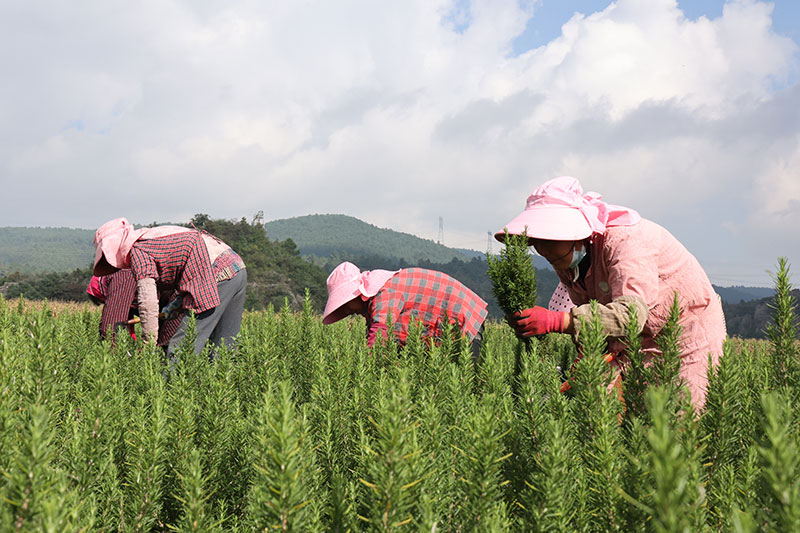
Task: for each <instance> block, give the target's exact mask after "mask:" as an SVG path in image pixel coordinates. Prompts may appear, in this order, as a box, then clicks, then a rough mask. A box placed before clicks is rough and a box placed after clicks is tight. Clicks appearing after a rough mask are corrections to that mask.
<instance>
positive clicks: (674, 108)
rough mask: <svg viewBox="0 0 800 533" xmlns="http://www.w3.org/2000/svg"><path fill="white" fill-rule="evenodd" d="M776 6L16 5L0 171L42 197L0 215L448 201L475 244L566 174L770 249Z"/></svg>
mask: <svg viewBox="0 0 800 533" xmlns="http://www.w3.org/2000/svg"><path fill="white" fill-rule="evenodd" d="M771 12H772V8H771V4H768V3H766V2H757V1H755V0H732V1H729V2H727V3H726V5H725V7H724V10H723V14H722V16H721V17H719V18H715V19H708V18H705V17H700V18H698V19H696V20H694V21H693V20H689V19H687V18H686V17H684V16H683V13H682V12H681V10H680V9H679V7H678V4H677V2H676V1H675V0H618V1H617V2H614V3H610V2H609V6H608V7H607V8H606V9H604V10H602V11H600V12H597V13H589V14H585V15H575V16H574V17H573V18H572V19H570V20H569V21H568V22H567V23H566V24H565V25H564V26H563V28H562V30H563V33H562V35H561V36H560V37H558V38H557V39H555V40H553V41H551V42H550V43H548V44H547V45H545V46H542V47H539V48H537V49H534V50H530V51H528V52H526V53H524V54H521V55H519V56H513V54H512V43H513V42H514V39H515V38H516V36H517V35H519V34H520V33H521V32H522V31H523V30H524V28H525V25H526V22H527V20H528V18H529V17H530V16H531V13H532V14H533V16H534V17H535V16H536V9H535V4H533V8H531V7H530V6H521V5H520V2H518V1H517V0H502V1H499V0H497V1H491V0H474V1H472V2H460V1H459V2H455V1H450V0H436V1H430V0H414V1H411V2H402V3H395V2H363V1H355V0H353V1H349V2H335V3H334V2H323V1H316V2H278V1H276V2H244V3H236V4H224V3H223V4H220V3H216V2H189V1H181V0H171V1H168V2H155V1H146V2H139V3H133V4H131V3H126V2H96V3H82V4H70V5H69V6H66V5H64V4H61V3H57V2H52V3H47V4H46V5H43V4H41V3H10V4H9V3H7V4H4V5H3V7H0V39H2V43H3V45H4V46H2V47H0V65H2V66H3V69H4V74H5V75H4V84H2V86H0V141H1V142H0V176H2V179H3V182H4V189H5V192H6V195H9V196H10V197H11V198H20V199H21V198H23V197H26V196H33V195H35V196H36V198H37V200H36V203H37V205H39V206H43V207H45V208H44V209H42V210H40V211H34V210H32V209H30V206H29V205H26V203H25V202H23V201H21V200H20V201H13V202H6V203H7V204H11V205H9V207H8V208H7V209H5V212H4V213H3V215H2V216H0V225H34V224H41V225H66V226H79V227H94V226H96V225H98V224H100V223H102V222H104V221H105V220H106V219H108V218H111V217H114V216H119V215H125V216H127V217H128V218H130V219H131V220H138V221H153V220H173V221H174V220H180V217H184V218H186V214H187V213H188V214H189V215H191V214H192V213H196V212H205V213H209V214H210V215H212V216H221V217H233V218H239V217H241V216H247V217H249V216H251V215H252V214H253V213H255V212H256V211H258V210H262V209H263V210H264V211H265V213H266V216H267V217H268V218H272V217H285V216H294V215H302V214H306V213H312V212H319V213H325V212H337V213H347V214H351V215H354V216H359V217H361V218H364V219H366V220H368V221H369V222H372V223H376V224H379V225H385V226H391V227H393V228H396V229H399V230H402V231H411V232H415V233H417V234H420V235H421V236H424V237H428V238H434V237H435V236H436V230H437V222H438V217H439V216H443V217H444V218H445V227H446V228H451V229H452V231H453V234H458V235H460V236H461V238H462V243H461V244H460V245H462V246H472V247H475V248H478V249H483V248H485V242H486V240H485V236H486V231H487V230H494V229H498V228H500V227H502V225H503V224H504V223H505V222H507V221H508V220H509V219H510V218H511V217H513V216H514V215H515V214H516V213H517V212H518V211H519V210H520V209H521V208H522V207H523V205H524V201H525V197H526V196H527V195H528V194H529V193H530V191H531V190H532V189H533V188H534V187H535V186H536V185H538V184H539V183H541V182H542V181H544V180H546V179H549V178H551V177H554V176H556V175H560V174H566V173H571V174H573V175H575V176H576V177H578V178H580V179H581V180H582V181H583V183H584V185H585V188H586V189H594V190H597V191H598V192H601V193H602V194H603V195H604V196H605V198H606V199H607V200H608V201H610V202H615V203H621V204H627V205H630V206H631V207H633V208H636V209H639V210H640V211H641V212H642V213H643V214H645V215H646V216H650V217H652V218H654V219H655V220H656V221H658V222H660V223H662V224H663V225H665V226H667V227H668V228H670V229H673V230H674V232H675V233H676V235H678V237H679V238H680V239H681V240H683V241H684V242H686V243H687V246H689V247H690V249H692V250H696V251H697V253H698V257H699V258H700V259H701V262H703V260H704V259H707V260H708V261H709V262H710V261H711V258H712V257H714V258H717V257H718V256H719V254H721V253H722V254H724V253H727V252H726V250H730V249H733V248H734V244H733V243H734V241H735V239H737V238H743V236H744V238H745V239H748V242H751V243H753V244H752V246H754V247H755V246H756V245H757V246H758V249H759V250H760V251H761V252H762V253H763V254H764V255H765V256H767V257H769V256H770V255H777V254H776V250H778V249H780V250H783V249H784V247H783V246H781V247H778V245H777V243H775V244H774V245H773V244H772V243H773V242H774V241H772V240H771V239H764V238H759V237H758V232H759V231H761V230H762V229H763V230H764V231H772V232H774V233H775V234H776V235H777V234H778V232H779V229H780V228H785V227H786V220H788V218H787V217H789V216H794V215H796V214H797V211H796V210H797V205H798V204H797V202H798V201H800V198H798V196H800V192H799V191H798V187H799V185H798V183H800V179H798V175H800V174H798V172H800V168H799V167H800V163H799V162H798V161H799V160H800V155H798V151H799V149H798V136H800V117H798V113H799V112H798V111H797V109H800V89H798V88H797V87H794V88H791V87H789V88H786V87H785V85H786V80H787V76H788V75H789V73H790V72H792V71H796V70H797V66H798V61H797V44H796V43H794V42H792V41H791V40H789V39H787V38H784V37H781V36H780V35H777V34H776V33H774V32H773V31H772V27H771ZM43 184H50V186H49V187H43ZM110 185H113V186H114V187H116V188H115V189H114V191H115V192H113V193H111V192H109V186H110ZM120 188H121V190H124V194H122V193H120V192H118V191H119V189H120ZM76 189H78V190H82V191H85V193H84V194H78V195H76V194H74V191H75V190H76ZM70 191H72V194H70ZM773 192H778V194H773ZM75 197H77V198H79V199H78V200H74V201H65V198H75ZM745 197H746V200H745ZM654 199H657V201H654ZM731 213H737V216H736V217H732V216H731ZM792 214H794V215H792ZM687 221H697V222H696V223H702V224H705V225H706V227H707V231H704V232H702V234H699V233H698V232H696V231H691V228H690V227H689V223H688V222H687ZM743 221H748V222H747V223H746V224H745V223H744V222H743ZM776 228H777V229H776ZM781 231H782V230H781ZM468 234H471V235H474V238H473V239H471V244H468V243H467V241H470V239H469V238H466V237H464V236H465V235H468ZM780 234H781V235H784V233H780ZM785 235H786V236H788V237H787V238H789V239H792V241H791V243H792V244H793V245H794V248H795V249H796V248H797V245H798V244H800V237H799V236H798V235H797V234H796V233H791V232H789V233H785ZM703 239H705V240H707V241H714V244H712V245H708V246H706V245H704V243H703ZM446 240H447V239H446ZM783 244H785V242H784V243H783ZM736 246H738V245H736ZM705 249H708V250H709V251H704V250H705ZM704 253H706V254H708V255H707V256H706V257H704V256H703V254H704ZM798 259H800V258H798ZM737 260H738V259H737ZM731 261H733V259H731ZM725 268H727V267H725ZM720 272H721V271H720ZM720 275H722V274H720Z"/></svg>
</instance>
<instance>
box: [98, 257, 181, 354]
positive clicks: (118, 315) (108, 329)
mask: <svg viewBox="0 0 800 533" xmlns="http://www.w3.org/2000/svg"><path fill="white" fill-rule="evenodd" d="M86 294H88V295H89V298H90V299H91V300H92V302H94V303H95V304H96V305H102V306H103V311H102V313H101V314H100V338H102V339H105V338H106V337H108V336H109V335H110V336H111V342H112V343H114V342H115V341H116V336H117V333H118V331H120V330H122V329H125V330H127V331H128V332H129V333H130V336H131V337H132V338H133V340H136V335H135V334H134V329H133V328H134V324H133V323H132V319H134V318H135V317H137V316H139V306H138V305H137V303H136V279H135V278H134V277H133V272H132V271H131V270H130V269H129V268H126V269H122V270H117V271H116V272H114V273H113V274H109V275H108V276H92V279H91V280H90V281H89V285H88V286H87V287H86ZM177 296H178V294H177V293H176V292H175V291H170V292H169V293H163V294H160V295H159V300H160V301H161V302H162V303H163V304H164V305H165V307H167V306H169V305H170V304H171V303H172V302H174V301H175V299H176V298H177ZM182 317H183V313H182V312H181V311H180V310H176V312H175V313H174V314H172V315H170V316H164V317H163V318H162V317H161V316H160V313H159V324H158V340H157V341H156V344H157V345H158V346H160V347H162V348H164V350H166V349H167V346H168V345H169V341H170V340H171V339H172V336H173V335H174V334H175V332H176V331H177V329H178V326H180V323H181V318H182Z"/></svg>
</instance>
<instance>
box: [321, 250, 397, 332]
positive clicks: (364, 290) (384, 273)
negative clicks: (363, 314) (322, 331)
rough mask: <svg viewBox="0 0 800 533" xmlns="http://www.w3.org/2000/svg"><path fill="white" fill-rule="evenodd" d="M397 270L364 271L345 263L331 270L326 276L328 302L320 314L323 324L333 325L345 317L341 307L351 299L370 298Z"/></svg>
mask: <svg viewBox="0 0 800 533" xmlns="http://www.w3.org/2000/svg"><path fill="white" fill-rule="evenodd" d="M397 272H399V271H398V270H394V271H392V270H366V271H364V272H361V270H359V268H358V267H357V266H356V265H354V264H353V263H350V262H348V261H345V262H344V263H341V264H340V265H338V266H337V267H336V268H334V269H333V272H331V274H330V276H328V280H327V284H328V301H327V302H326V303H325V311H323V313H322V323H323V324H333V323H334V322H337V321H339V320H341V319H342V318H344V317H345V314H344V309H342V306H343V305H345V304H346V303H347V302H349V301H351V300H352V299H353V298H356V297H361V296H364V297H366V298H371V297H373V296H375V295H376V294H378V291H379V290H381V288H382V287H383V286H384V285H385V284H386V282H387V281H389V280H390V279H391V278H392V276H394V275H395V274H397Z"/></svg>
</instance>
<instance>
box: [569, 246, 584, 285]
mask: <svg viewBox="0 0 800 533" xmlns="http://www.w3.org/2000/svg"><path fill="white" fill-rule="evenodd" d="M584 257H586V247H585V246H583V244H581V249H580V250H578V248H577V247H576V248H575V249H574V250H572V261H571V262H570V264H569V268H570V270H572V272H573V276H572V282H573V283H575V282H576V281H578V276H580V273H581V270H580V269H579V268H578V265H579V264H580V262H581V261H583V258H584Z"/></svg>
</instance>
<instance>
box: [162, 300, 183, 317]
mask: <svg viewBox="0 0 800 533" xmlns="http://www.w3.org/2000/svg"><path fill="white" fill-rule="evenodd" d="M181 313H183V296H178V297H177V298H175V299H174V300H172V301H171V302H170V303H168V304H167V305H165V306H164V308H163V309H162V310H161V312H160V313H158V318H161V319H164V320H172V319H173V318H178V317H179V316H180V315H181Z"/></svg>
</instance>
